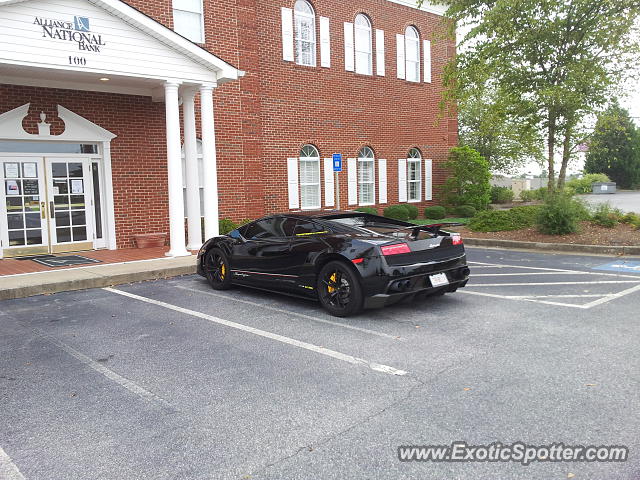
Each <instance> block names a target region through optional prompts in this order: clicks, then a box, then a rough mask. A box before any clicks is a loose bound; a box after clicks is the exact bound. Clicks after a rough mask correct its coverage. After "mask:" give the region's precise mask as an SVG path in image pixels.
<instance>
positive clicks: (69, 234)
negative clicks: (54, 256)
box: [45, 157, 94, 253]
mask: <svg viewBox="0 0 640 480" xmlns="http://www.w3.org/2000/svg"><path fill="white" fill-rule="evenodd" d="M45 165H46V169H47V201H48V202H49V215H50V223H49V232H50V235H51V252H52V253H61V252H73V251H79V250H91V249H93V239H94V225H93V212H92V203H91V197H92V195H93V183H92V171H91V161H90V159H88V158H87V159H65V158H52V157H49V158H45Z"/></svg>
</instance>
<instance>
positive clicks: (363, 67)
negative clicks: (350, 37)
mask: <svg viewBox="0 0 640 480" xmlns="http://www.w3.org/2000/svg"><path fill="white" fill-rule="evenodd" d="M355 34H356V41H355V49H356V73H361V74H363V75H372V74H373V54H372V49H373V47H372V45H373V42H372V40H371V22H370V21H369V19H368V18H367V16H366V15H363V14H362V13H361V14H359V15H357V16H356V21H355Z"/></svg>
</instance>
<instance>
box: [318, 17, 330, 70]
mask: <svg viewBox="0 0 640 480" xmlns="http://www.w3.org/2000/svg"><path fill="white" fill-rule="evenodd" d="M320 66H321V67H325V68H330V67H331V35H330V29H329V19H328V18H327V17H320Z"/></svg>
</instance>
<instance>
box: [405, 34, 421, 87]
mask: <svg viewBox="0 0 640 480" xmlns="http://www.w3.org/2000/svg"><path fill="white" fill-rule="evenodd" d="M404 41H405V52H406V53H405V61H406V71H407V73H406V75H407V77H406V78H407V80H408V81H409V82H419V81H420V36H419V35H418V30H416V28H415V27H411V26H409V27H407V29H406V31H405V33H404Z"/></svg>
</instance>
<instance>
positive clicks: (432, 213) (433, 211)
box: [424, 207, 447, 220]
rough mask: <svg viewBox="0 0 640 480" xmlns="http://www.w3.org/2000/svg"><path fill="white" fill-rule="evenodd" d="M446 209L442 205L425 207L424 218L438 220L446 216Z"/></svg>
mask: <svg viewBox="0 0 640 480" xmlns="http://www.w3.org/2000/svg"><path fill="white" fill-rule="evenodd" d="M446 216H447V211H446V210H445V208H444V207H427V208H425V209H424V218H430V219H432V220H440V219H442V218H446Z"/></svg>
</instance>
